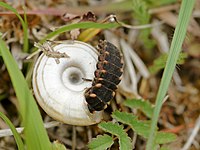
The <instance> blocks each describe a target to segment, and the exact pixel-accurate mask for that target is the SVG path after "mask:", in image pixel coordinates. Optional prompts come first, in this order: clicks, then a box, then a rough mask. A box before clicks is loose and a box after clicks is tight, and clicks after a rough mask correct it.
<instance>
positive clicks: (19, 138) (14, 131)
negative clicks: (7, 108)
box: [0, 112, 24, 150]
mask: <svg viewBox="0 0 200 150" xmlns="http://www.w3.org/2000/svg"><path fill="white" fill-rule="evenodd" d="M0 117H1V118H2V119H3V120H4V121H5V122H6V124H7V125H8V126H9V127H10V129H11V131H12V133H13V136H14V138H15V141H16V143H17V147H18V149H19V150H23V149H24V144H23V142H22V139H21V137H20V135H19V133H18V132H17V130H16V129H15V126H14V125H13V124H12V122H11V121H10V120H9V119H8V118H7V117H6V116H5V115H4V114H3V113H2V112H0Z"/></svg>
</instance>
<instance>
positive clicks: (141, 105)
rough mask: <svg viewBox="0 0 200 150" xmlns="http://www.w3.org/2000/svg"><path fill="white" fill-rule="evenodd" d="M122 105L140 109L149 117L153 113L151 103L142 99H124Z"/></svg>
mask: <svg viewBox="0 0 200 150" xmlns="http://www.w3.org/2000/svg"><path fill="white" fill-rule="evenodd" d="M124 105H125V106H127V107H130V108H137V109H140V110H141V111H142V112H143V113H144V114H145V115H146V116H147V117H149V118H151V117H152V114H153V105H151V103H150V102H149V101H145V100H143V99H132V100H126V101H125V102H124Z"/></svg>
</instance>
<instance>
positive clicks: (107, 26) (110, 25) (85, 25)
mask: <svg viewBox="0 0 200 150" xmlns="http://www.w3.org/2000/svg"><path fill="white" fill-rule="evenodd" d="M118 26H119V24H117V23H95V22H80V23H74V24H69V25H66V26H63V27H61V28H59V29H57V30H55V31H53V32H51V33H49V34H48V35H47V36H46V37H45V38H44V39H42V40H41V41H40V42H41V43H43V42H44V41H46V40H47V39H50V38H52V37H55V36H56V35H59V34H61V33H64V32H66V31H70V30H73V29H77V28H79V29H87V28H98V29H110V28H114V27H118Z"/></svg>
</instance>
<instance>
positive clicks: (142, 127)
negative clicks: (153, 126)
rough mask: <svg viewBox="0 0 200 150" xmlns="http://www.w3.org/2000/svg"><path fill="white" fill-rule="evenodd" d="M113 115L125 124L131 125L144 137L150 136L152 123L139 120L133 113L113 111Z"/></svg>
mask: <svg viewBox="0 0 200 150" xmlns="http://www.w3.org/2000/svg"><path fill="white" fill-rule="evenodd" d="M112 117H113V118H115V119H117V120H118V121H119V122H122V123H123V124H127V125H129V126H130V127H131V128H132V130H133V131H135V132H136V133H137V134H138V135H141V136H142V137H144V138H147V137H148V135H149V128H150V123H148V122H143V121H138V119H137V117H136V116H134V115H133V114H130V113H126V112H120V111H115V112H113V114H112Z"/></svg>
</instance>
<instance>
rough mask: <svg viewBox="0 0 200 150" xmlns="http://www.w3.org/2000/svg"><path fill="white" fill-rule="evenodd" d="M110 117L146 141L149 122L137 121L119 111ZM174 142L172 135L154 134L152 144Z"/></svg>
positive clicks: (131, 115)
mask: <svg viewBox="0 0 200 150" xmlns="http://www.w3.org/2000/svg"><path fill="white" fill-rule="evenodd" d="M112 117H113V118H115V119H116V120H118V121H119V122H122V123H123V124H127V125H129V126H130V127H131V128H132V130H133V131H135V132H136V133H137V134H138V135H140V136H142V137H144V138H146V139H147V138H148V136H149V132H150V130H149V128H150V122H145V121H139V120H138V119H137V118H136V117H135V116H134V115H133V114H130V113H126V112H120V111H115V112H113V114H112ZM174 140H176V135H175V134H173V133H166V132H156V136H155V142H154V143H155V144H165V143H169V142H172V141H174Z"/></svg>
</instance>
